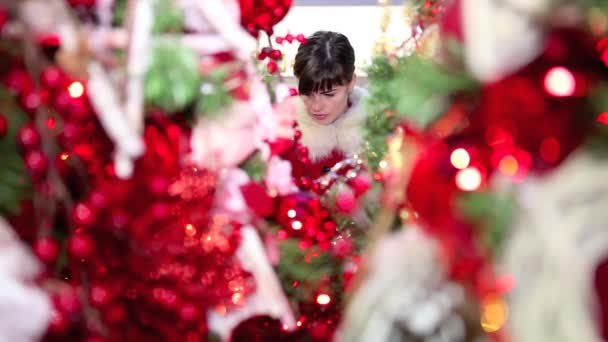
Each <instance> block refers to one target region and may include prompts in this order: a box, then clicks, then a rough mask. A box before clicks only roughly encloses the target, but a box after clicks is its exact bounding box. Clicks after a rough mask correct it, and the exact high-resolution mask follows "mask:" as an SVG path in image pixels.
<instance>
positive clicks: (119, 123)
mask: <svg viewBox="0 0 608 342" xmlns="http://www.w3.org/2000/svg"><path fill="white" fill-rule="evenodd" d="M88 72H89V81H88V83H87V86H88V92H87V93H88V94H89V99H90V101H91V104H92V105H93V108H94V109H95V112H96V113H97V115H98V117H99V121H100V122H101V125H102V126H103V128H104V129H105V131H106V133H107V134H108V136H110V138H111V139H112V141H114V144H115V146H116V154H117V156H120V157H119V159H120V160H121V162H120V163H118V162H117V169H119V168H120V170H125V167H124V165H125V164H124V163H125V161H127V160H128V161H130V160H132V159H133V158H136V157H138V156H140V155H141V154H142V153H143V151H144V144H143V142H142V141H141V138H140V137H139V135H138V133H137V131H136V130H135V129H134V128H133V127H132V126H131V124H130V123H129V121H128V120H127V116H126V115H125V112H124V110H123V108H122V106H121V105H120V101H119V97H118V93H117V92H116V89H114V87H113V86H112V82H111V81H110V78H109V77H108V76H107V74H106V72H105V70H104V69H103V68H102V66H101V65H100V64H99V63H97V62H91V63H90V64H89V67H88ZM118 164H120V165H121V166H122V167H118ZM127 167H128V165H127ZM117 174H118V175H119V176H122V177H128V176H129V174H126V175H125V174H124V172H120V171H117Z"/></svg>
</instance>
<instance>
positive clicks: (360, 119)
mask: <svg viewBox="0 0 608 342" xmlns="http://www.w3.org/2000/svg"><path fill="white" fill-rule="evenodd" d="M367 94H368V93H367V90H365V89H363V88H359V87H355V88H353V90H352V92H351V93H350V96H349V100H350V103H351V106H350V107H349V108H348V110H347V111H346V112H345V113H344V114H342V115H341V116H340V117H338V119H337V120H336V121H335V122H333V123H332V124H329V125H321V124H318V123H316V122H315V121H314V120H313V119H312V118H311V117H310V115H309V114H308V112H307V111H306V107H305V106H304V103H303V102H302V101H301V100H300V99H298V100H299V101H297V109H298V110H297V113H296V120H297V122H298V127H299V129H300V130H301V131H302V140H301V143H302V145H304V146H306V147H307V148H308V152H309V157H310V159H311V160H312V161H315V160H319V159H323V157H326V156H328V155H329V154H331V152H332V151H333V150H338V151H340V152H342V153H344V154H346V155H351V154H354V153H357V152H359V151H360V149H361V144H362V143H363V138H362V136H361V131H360V129H361V127H362V126H363V124H364V123H365V119H366V118H367V113H366V111H365V97H366V96H367Z"/></svg>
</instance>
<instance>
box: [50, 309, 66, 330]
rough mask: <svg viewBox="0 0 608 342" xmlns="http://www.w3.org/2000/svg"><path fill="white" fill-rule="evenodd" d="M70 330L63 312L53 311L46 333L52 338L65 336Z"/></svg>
mask: <svg viewBox="0 0 608 342" xmlns="http://www.w3.org/2000/svg"><path fill="white" fill-rule="evenodd" d="M69 330H70V320H69V319H68V317H67V316H66V314H64V313H63V312H60V311H58V310H53V312H52V313H51V321H50V322H49V327H48V332H49V333H50V334H51V335H53V336H62V335H65V334H66V333H67V332H68V331H69Z"/></svg>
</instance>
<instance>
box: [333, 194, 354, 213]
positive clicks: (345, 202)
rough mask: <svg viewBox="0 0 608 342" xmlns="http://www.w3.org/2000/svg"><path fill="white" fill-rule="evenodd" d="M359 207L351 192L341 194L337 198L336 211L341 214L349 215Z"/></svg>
mask: <svg viewBox="0 0 608 342" xmlns="http://www.w3.org/2000/svg"><path fill="white" fill-rule="evenodd" d="M356 207H357V200H356V199H355V195H354V194H353V193H352V192H351V191H343V192H340V193H339V194H338V195H337V196H336V209H338V211H339V212H342V213H345V214H349V213H352V212H353V210H355V208H356Z"/></svg>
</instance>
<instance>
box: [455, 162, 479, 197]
mask: <svg viewBox="0 0 608 342" xmlns="http://www.w3.org/2000/svg"><path fill="white" fill-rule="evenodd" d="M456 185H457V186H458V188H459V189H460V190H463V191H475V190H477V189H479V186H480V185H481V172H479V170H478V169H476V168H474V167H469V168H466V169H464V170H460V171H458V173H457V174H456Z"/></svg>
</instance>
